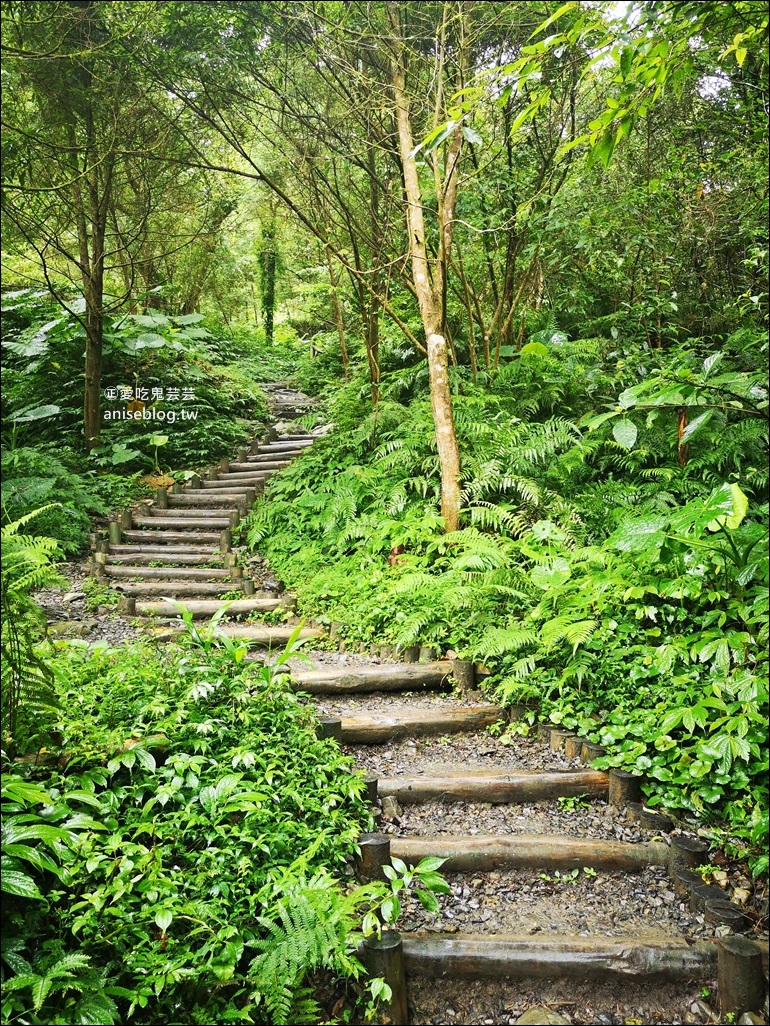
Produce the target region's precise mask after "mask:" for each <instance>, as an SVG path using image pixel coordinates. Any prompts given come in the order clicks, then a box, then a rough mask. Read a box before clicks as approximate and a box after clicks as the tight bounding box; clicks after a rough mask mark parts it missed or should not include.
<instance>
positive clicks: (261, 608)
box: [136, 596, 281, 629]
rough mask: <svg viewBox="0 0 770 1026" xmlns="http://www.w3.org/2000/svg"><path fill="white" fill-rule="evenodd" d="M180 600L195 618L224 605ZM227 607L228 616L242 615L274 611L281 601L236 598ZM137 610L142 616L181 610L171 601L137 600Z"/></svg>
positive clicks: (174, 613)
mask: <svg viewBox="0 0 770 1026" xmlns="http://www.w3.org/2000/svg"><path fill="white" fill-rule="evenodd" d="M170 597H173V596H170ZM180 601H182V603H183V605H184V606H185V608H186V610H187V612H188V613H191V614H192V615H193V617H194V618H197V617H209V616H213V615H214V613H216V612H218V611H219V609H221V607H222V605H223V603H222V602H216V601H213V600H212V601H207V600H205V599H189V600H187V599H180ZM227 607H228V608H227V614H226V615H227V616H241V615H244V614H248V613H268V612H272V610H274V609H279V608H281V603H280V601H278V600H277V599H235V600H234V601H228V603H227ZM136 612H137V614H139V615H140V616H179V610H178V609H177V608H176V606H172V605H171V603H170V602H137V603H136ZM218 629H219V628H218Z"/></svg>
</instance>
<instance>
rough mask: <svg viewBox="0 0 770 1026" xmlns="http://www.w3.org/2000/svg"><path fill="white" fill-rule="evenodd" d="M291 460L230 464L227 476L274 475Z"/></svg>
mask: <svg viewBox="0 0 770 1026" xmlns="http://www.w3.org/2000/svg"><path fill="white" fill-rule="evenodd" d="M291 462H292V461H291V460H271V461H270V462H269V463H262V464H260V463H231V464H230V469H229V470H228V471H227V473H228V474H252V473H253V474H262V475H263V476H264V475H265V474H275V473H277V472H278V471H279V470H283V469H284V467H288V466H289V465H290V464H291Z"/></svg>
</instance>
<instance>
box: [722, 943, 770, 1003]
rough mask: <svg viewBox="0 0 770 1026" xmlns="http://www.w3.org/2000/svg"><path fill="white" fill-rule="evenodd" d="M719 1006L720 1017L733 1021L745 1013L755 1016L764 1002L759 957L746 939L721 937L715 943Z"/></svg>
mask: <svg viewBox="0 0 770 1026" xmlns="http://www.w3.org/2000/svg"><path fill="white" fill-rule="evenodd" d="M717 956H718V968H717V972H718V977H719V1005H720V1008H721V1011H722V1015H727V1014H728V1013H732V1014H733V1015H734V1016H735V1017H736V1018H737V1017H738V1016H739V1015H742V1014H743V1013H744V1012H758V1011H759V1010H760V1009H761V1008H762V1005H763V1003H764V1000H765V980H764V975H763V973H762V954H761V952H760V950H759V948H757V947H756V945H754V944H752V943H751V941H750V940H748V939H747V938H745V937H723V938H722V939H721V940H719V941H717Z"/></svg>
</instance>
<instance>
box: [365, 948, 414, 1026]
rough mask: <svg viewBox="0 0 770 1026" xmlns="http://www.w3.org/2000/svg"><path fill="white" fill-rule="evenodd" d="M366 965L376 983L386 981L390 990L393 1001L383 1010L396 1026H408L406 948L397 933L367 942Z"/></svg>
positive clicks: (384, 1005)
mask: <svg viewBox="0 0 770 1026" xmlns="http://www.w3.org/2000/svg"><path fill="white" fill-rule="evenodd" d="M364 964H365V965H366V969H367V972H368V973H369V976H370V977H372V979H376V978H382V979H383V980H384V981H385V982H386V983H387V985H388V986H389V987H390V993H391V997H390V1001H388V1002H387V1003H385V1002H383V1004H382V1006H381V1007H382V1010H383V1011H384V1012H385V1014H386V1016H387V1019H386V1020H385V1021H387V1022H389V1023H393V1024H394V1026H408V1023H409V1011H408V1006H407V1000H406V971H405V968H404V944H403V941H402V940H401V935H400V934H399V933H397V932H396V931H395V930H383V931H382V934H381V935H380V936H379V937H377V935H376V934H372V936H371V937H367V938H366V939H365V940H364Z"/></svg>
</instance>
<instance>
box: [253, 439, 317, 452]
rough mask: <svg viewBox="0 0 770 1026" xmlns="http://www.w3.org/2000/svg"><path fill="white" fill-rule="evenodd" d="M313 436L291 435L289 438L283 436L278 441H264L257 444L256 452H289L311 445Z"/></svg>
mask: <svg viewBox="0 0 770 1026" xmlns="http://www.w3.org/2000/svg"><path fill="white" fill-rule="evenodd" d="M314 441H315V438H297V437H295V436H292V437H290V438H284V439H282V440H281V441H279V442H264V443H263V444H262V445H258V446H257V454H259V453H263V452H267V453H273V452H290V451H291V450H292V449H307V447H308V446H309V445H312V444H313V442H314Z"/></svg>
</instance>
